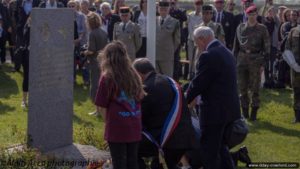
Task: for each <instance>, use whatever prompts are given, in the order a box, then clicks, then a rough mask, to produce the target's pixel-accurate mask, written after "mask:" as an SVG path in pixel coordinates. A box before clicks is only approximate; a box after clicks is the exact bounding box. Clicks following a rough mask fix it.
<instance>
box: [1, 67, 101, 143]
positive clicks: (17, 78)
mask: <svg viewBox="0 0 300 169" xmlns="http://www.w3.org/2000/svg"><path fill="white" fill-rule="evenodd" d="M10 70H11V66H10V65H9V66H8V65H4V66H2V69H1V70H0V147H9V146H11V145H14V144H20V143H24V142H25V136H26V128H27V111H28V110H27V109H22V108H21V101H22V73H18V72H16V73H11V72H10ZM92 111H95V109H94V106H93V104H92V102H91V101H90V99H89V90H88V88H87V87H85V86H83V85H82V78H81V77H79V76H78V77H77V84H76V85H75V87H74V117H73V129H74V133H73V137H74V142H78V143H81V144H88V143H93V144H94V145H95V146H96V147H98V148H101V147H102V145H103V131H104V129H103V121H102V119H101V118H96V117H93V116H89V115H88V113H89V112H92ZM94 136H95V137H94Z"/></svg>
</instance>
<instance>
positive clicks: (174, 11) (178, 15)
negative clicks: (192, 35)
mask: <svg viewBox="0 0 300 169" xmlns="http://www.w3.org/2000/svg"><path fill="white" fill-rule="evenodd" d="M170 5H171V6H170V16H172V17H173V18H175V19H177V20H178V21H179V23H180V45H179V46H178V47H177V49H176V51H175V53H174V73H173V78H174V79H175V80H176V81H179V78H180V76H181V70H180V50H181V47H182V46H183V45H184V44H185V43H186V40H187V34H186V29H185V28H183V23H184V22H186V21H187V15H186V10H185V9H181V8H179V7H178V0H170Z"/></svg>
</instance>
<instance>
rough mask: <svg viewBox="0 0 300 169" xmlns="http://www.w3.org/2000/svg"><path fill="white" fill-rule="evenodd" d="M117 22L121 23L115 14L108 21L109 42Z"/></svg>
mask: <svg viewBox="0 0 300 169" xmlns="http://www.w3.org/2000/svg"><path fill="white" fill-rule="evenodd" d="M117 22H121V18H120V16H119V15H117V14H112V15H111V16H110V18H109V20H108V25H107V34H108V39H109V40H110V41H112V40H113V33H114V27H115V24H116V23H117Z"/></svg>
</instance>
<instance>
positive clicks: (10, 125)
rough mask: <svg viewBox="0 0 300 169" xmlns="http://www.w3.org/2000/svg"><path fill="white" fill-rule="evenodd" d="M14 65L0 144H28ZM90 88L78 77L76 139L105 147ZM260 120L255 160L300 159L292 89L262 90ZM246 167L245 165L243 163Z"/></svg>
mask: <svg viewBox="0 0 300 169" xmlns="http://www.w3.org/2000/svg"><path fill="white" fill-rule="evenodd" d="M10 69H11V66H10V65H5V66H4V67H2V69H1V70H0V147H2V148H3V147H8V146H11V145H13V144H19V143H24V140H25V135H26V128H27V110H26V109H22V108H21V106H20V105H21V100H22V93H21V91H22V74H21V73H11V72H10V71H9V70H10ZM88 93H89V90H88V89H87V88H86V87H84V86H83V85H82V80H81V77H79V76H77V85H76V86H75V88H74V119H73V122H74V142H77V143H81V144H92V145H95V146H96V147H98V148H102V147H103V136H102V135H103V122H102V119H101V118H96V117H92V116H89V115H87V113H89V112H92V111H93V110H94V107H93V105H92V103H91V101H90V100H89V94H88ZM261 100H262V105H261V109H260V110H259V112H258V119H259V120H258V121H257V122H254V123H249V126H250V134H249V135H248V137H247V139H246V141H245V142H244V144H245V145H246V146H247V147H248V150H249V153H250V157H251V158H252V160H253V161H254V162H300V124H297V125H294V124H291V121H292V120H293V118H294V115H293V114H294V113H293V110H292V103H293V99H292V90H291V89H282V90H262V91H261ZM241 166H242V165H241Z"/></svg>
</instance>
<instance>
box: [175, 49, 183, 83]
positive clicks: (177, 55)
mask: <svg viewBox="0 0 300 169" xmlns="http://www.w3.org/2000/svg"><path fill="white" fill-rule="evenodd" d="M180 51H181V45H180V46H179V47H178V48H177V49H176V51H175V53H174V72H173V79H174V80H176V81H179V78H180V76H182V69H181V67H180Z"/></svg>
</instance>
